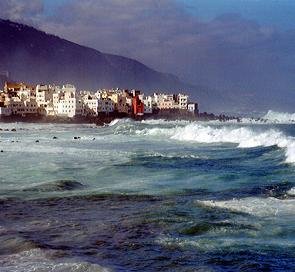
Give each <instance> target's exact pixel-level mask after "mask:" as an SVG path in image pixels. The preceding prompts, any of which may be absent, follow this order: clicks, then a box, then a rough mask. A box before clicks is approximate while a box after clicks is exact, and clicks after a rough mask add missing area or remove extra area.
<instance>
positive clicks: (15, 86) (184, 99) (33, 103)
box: [0, 82, 199, 118]
mask: <svg viewBox="0 0 295 272" xmlns="http://www.w3.org/2000/svg"><path fill="white" fill-rule="evenodd" d="M159 112H170V113H171V112H172V113H173V112H174V113H175V112H176V113H177V114H186V115H191V116H197V115H198V113H199V110H198V104H197V103H195V102H191V101H190V100H189V96H188V95H187V94H184V93H178V94H170V93H169V94H168V93H156V92H155V93H153V94H152V95H145V94H144V93H142V92H141V91H140V90H125V89H124V90H123V89H119V88H117V89H99V90H97V91H90V90H87V91H86V90H81V91H78V90H77V89H76V87H75V86H74V85H71V84H65V85H63V86H57V85H48V84H38V85H29V84H25V83H14V82H5V85H4V89H3V90H1V91H0V116H1V117H11V116H12V117H13V116H18V117H24V118H25V117H30V116H45V117H46V116H47V117H57V118H58V117H61V118H74V117H79V116H80V117H95V116H100V115H104V116H108V115H113V116H114V115H120V116H123V117H124V116H128V117H134V118H137V117H139V118H140V117H142V116H152V115H153V114H157V113H159Z"/></svg>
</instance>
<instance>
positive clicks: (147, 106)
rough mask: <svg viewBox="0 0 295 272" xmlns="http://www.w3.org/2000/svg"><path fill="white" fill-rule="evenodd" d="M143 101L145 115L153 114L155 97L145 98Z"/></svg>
mask: <svg viewBox="0 0 295 272" xmlns="http://www.w3.org/2000/svg"><path fill="white" fill-rule="evenodd" d="M142 101H143V103H144V113H145V114H151V113H153V97H151V96H144V97H143V99H142Z"/></svg>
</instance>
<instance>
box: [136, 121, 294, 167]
mask: <svg viewBox="0 0 295 272" xmlns="http://www.w3.org/2000/svg"><path fill="white" fill-rule="evenodd" d="M136 134H137V135H147V136H153V137H165V138H169V139H173V140H177V141H187V142H197V143H206V144H212V143H234V144H237V147H238V148H251V147H257V146H265V147H266V146H277V147H279V148H282V149H284V150H285V156H286V162H287V163H295V139H294V137H290V136H286V135H285V134H284V133H283V132H281V131H279V130H276V129H268V130H264V131H258V130H256V129H255V128H253V127H250V126H246V127H233V126H229V125H225V126H212V125H211V126H210V125H203V124H199V123H197V122H194V123H190V124H188V125H186V126H176V127H174V128H157V127H156V128H150V129H149V128H145V129H143V130H137V131H136Z"/></svg>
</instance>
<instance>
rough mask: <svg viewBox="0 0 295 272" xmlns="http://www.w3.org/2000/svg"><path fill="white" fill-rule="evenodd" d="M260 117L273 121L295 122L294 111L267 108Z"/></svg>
mask: <svg viewBox="0 0 295 272" xmlns="http://www.w3.org/2000/svg"><path fill="white" fill-rule="evenodd" d="M262 118H263V119H265V120H267V121H271V122H273V123H287V124H289V123H295V113H287V112H276V111H272V110H269V111H268V112H267V113H266V114H265V115H264V116H263V117H262Z"/></svg>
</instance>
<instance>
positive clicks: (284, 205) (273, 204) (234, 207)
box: [196, 197, 295, 217]
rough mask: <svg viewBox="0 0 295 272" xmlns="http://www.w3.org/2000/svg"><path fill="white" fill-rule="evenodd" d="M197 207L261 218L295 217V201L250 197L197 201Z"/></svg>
mask: <svg viewBox="0 0 295 272" xmlns="http://www.w3.org/2000/svg"><path fill="white" fill-rule="evenodd" d="M196 203H197V205H201V206H205V207H209V208H220V209H226V210H230V211H233V212H241V213H247V214H251V215H255V216H259V217H265V216H267V217H268V216H281V215H292V216H294V215H295V210H294V205H295V199H277V198H274V197H268V198H258V197H248V198H243V199H232V200H225V201H213V200H204V201H196Z"/></svg>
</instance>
